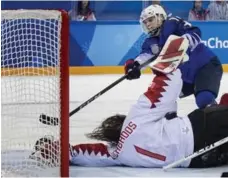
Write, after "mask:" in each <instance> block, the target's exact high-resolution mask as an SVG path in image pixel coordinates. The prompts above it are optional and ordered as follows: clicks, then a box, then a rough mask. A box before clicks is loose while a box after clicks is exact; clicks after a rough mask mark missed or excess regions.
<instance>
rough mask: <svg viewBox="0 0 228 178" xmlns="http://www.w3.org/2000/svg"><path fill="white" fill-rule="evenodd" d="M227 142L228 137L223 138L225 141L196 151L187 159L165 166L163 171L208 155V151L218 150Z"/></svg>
mask: <svg viewBox="0 0 228 178" xmlns="http://www.w3.org/2000/svg"><path fill="white" fill-rule="evenodd" d="M226 142H228V137H225V138H223V139H221V140H219V141H217V142H215V143H213V144H211V145H208V146H206V147H205V148H203V149H201V150H199V151H196V152H195V153H193V154H191V155H189V156H187V157H184V158H182V159H180V160H177V161H175V162H173V163H171V164H169V165H167V166H164V167H163V170H164V171H166V170H167V169H170V168H173V167H176V166H178V165H180V164H181V163H183V162H185V161H188V160H190V159H193V158H196V157H198V156H200V155H202V154H203V153H206V152H208V151H210V150H212V149H214V148H216V147H218V146H220V145H223V144H225V143H226Z"/></svg>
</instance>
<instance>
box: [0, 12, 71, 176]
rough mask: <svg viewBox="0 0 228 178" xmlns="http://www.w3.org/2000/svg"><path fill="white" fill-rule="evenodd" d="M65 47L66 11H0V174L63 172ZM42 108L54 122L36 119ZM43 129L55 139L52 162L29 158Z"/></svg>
mask: <svg viewBox="0 0 228 178" xmlns="http://www.w3.org/2000/svg"><path fill="white" fill-rule="evenodd" d="M68 53H69V18H68V14H67V12H65V11H60V10H26V9H21V10H2V11H1V90H2V92H1V102H2V112H1V129H2V130H1V132H2V140H1V154H2V170H1V172H2V174H3V175H2V176H4V175H5V176H16V175H21V176H27V175H28V176H43V177H47V176H59V177H60V176H61V177H68V176H69V57H68V55H69V54H68ZM43 112H44V113H50V115H53V116H56V117H59V118H60V124H59V125H58V126H54V127H53V126H47V125H44V124H42V123H40V122H39V115H40V114H41V113H43ZM45 135H48V136H52V137H53V138H54V139H55V140H59V141H60V145H59V147H60V149H59V150H55V153H58V155H55V156H56V157H57V159H58V161H57V162H58V163H57V164H52V163H50V162H45V163H44V162H43V161H42V162H41V161H40V160H38V159H36V160H35V159H30V158H29V156H30V154H31V153H32V152H33V151H34V144H35V143H36V141H37V140H39V139H40V138H42V137H43V136H45ZM43 154H44V155H45V153H43Z"/></svg>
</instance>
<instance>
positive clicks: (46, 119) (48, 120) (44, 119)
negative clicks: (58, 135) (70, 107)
mask: <svg viewBox="0 0 228 178" xmlns="http://www.w3.org/2000/svg"><path fill="white" fill-rule="evenodd" d="M39 121H40V122H41V123H43V124H46V125H53V126H56V125H58V124H59V118H57V117H50V116H47V115H45V114H41V115H40V119H39Z"/></svg>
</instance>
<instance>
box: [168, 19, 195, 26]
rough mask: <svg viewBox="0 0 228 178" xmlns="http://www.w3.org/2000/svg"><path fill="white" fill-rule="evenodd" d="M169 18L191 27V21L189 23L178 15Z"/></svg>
mask: <svg viewBox="0 0 228 178" xmlns="http://www.w3.org/2000/svg"><path fill="white" fill-rule="evenodd" d="M169 20H176V21H178V22H180V21H181V22H183V23H184V26H185V27H191V26H192V24H191V23H189V22H187V21H185V20H183V19H181V18H180V17H171V18H170V19H169Z"/></svg>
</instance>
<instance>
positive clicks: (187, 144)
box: [34, 69, 228, 168]
mask: <svg viewBox="0 0 228 178" xmlns="http://www.w3.org/2000/svg"><path fill="white" fill-rule="evenodd" d="M182 83H183V82H182V80H181V72H180V70H179V69H177V70H175V71H174V72H172V73H170V74H161V73H159V72H158V73H157V75H156V76H155V78H154V79H153V80H152V83H151V86H150V87H149V88H148V89H147V91H146V92H145V93H143V94H141V95H140V96H139V99H138V100H137V102H136V103H135V104H134V105H133V106H132V107H131V109H130V111H129V113H128V115H127V116H125V115H120V114H117V115H114V116H111V117H108V118H107V119H105V120H104V121H103V122H102V123H101V125H100V126H99V127H97V128H96V129H95V130H94V131H93V132H92V133H90V134H88V135H87V137H88V138H92V139H96V140H100V141H104V142H107V144H103V143H95V144H78V145H74V146H70V160H69V161H70V164H71V165H79V166H115V165H119V166H121V165H124V166H130V167H153V168H154V167H158V168H159V167H163V166H166V165H168V164H170V163H172V162H174V161H176V160H179V159H181V158H183V157H185V156H188V155H190V154H192V153H193V152H195V151H198V150H199V149H201V148H204V147H205V146H207V145H209V144H212V143H214V142H216V141H218V140H220V139H222V138H225V137H227V136H228V101H227V99H228V96H227V95H224V96H223V97H222V99H221V101H220V104H219V105H214V106H210V107H207V108H205V109H196V110H194V111H193V112H191V113H190V114H188V116H186V117H179V116H177V114H176V112H177V99H178V96H179V94H180V92H181V88H182ZM40 141H41V142H40ZM40 141H37V143H36V146H35V153H34V155H39V156H41V158H42V159H47V160H51V162H52V163H57V162H58V159H57V158H58V156H57V155H58V154H57V153H58V150H59V148H58V145H59V144H58V141H54V140H51V139H48V138H41V140H40ZM39 153H41V154H39ZM53 155H54V156H53ZM227 163H228V143H226V144H223V145H221V146H220V147H217V148H215V149H213V150H211V151H209V152H207V153H205V154H203V155H201V156H199V157H197V158H194V159H192V160H190V161H187V162H184V163H183V164H181V165H180V167H213V166H219V165H224V164H227Z"/></svg>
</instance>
